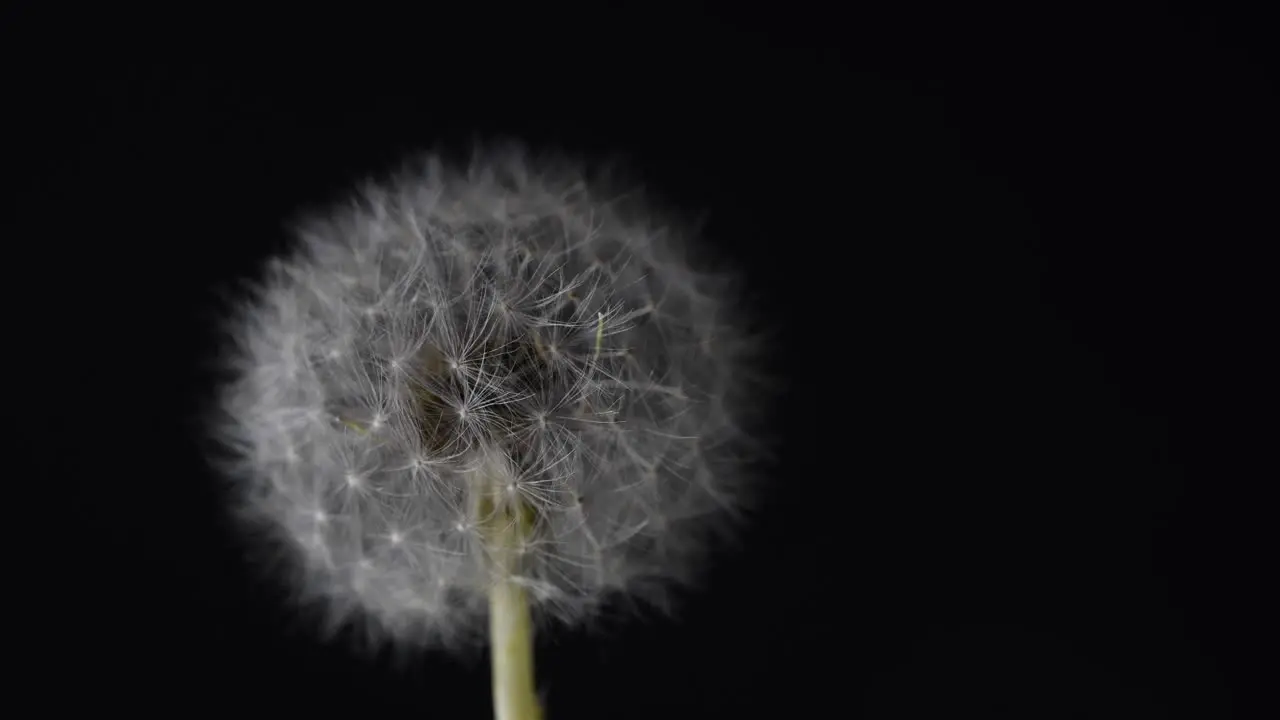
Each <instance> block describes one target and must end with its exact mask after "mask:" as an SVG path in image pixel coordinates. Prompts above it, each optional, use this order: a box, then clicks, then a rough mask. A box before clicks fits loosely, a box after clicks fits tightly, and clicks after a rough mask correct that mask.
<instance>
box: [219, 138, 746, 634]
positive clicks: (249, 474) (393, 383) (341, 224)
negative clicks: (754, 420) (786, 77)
mask: <svg viewBox="0 0 1280 720" xmlns="http://www.w3.org/2000/svg"><path fill="white" fill-rule="evenodd" d="M593 188H594V186H593V185H592V183H591V182H589V181H588V179H587V175H586V173H585V172H584V171H583V170H582V169H581V168H580V167H579V166H578V165H576V164H574V163H572V162H569V161H567V160H565V159H562V158H542V159H534V158H532V157H531V156H530V154H529V153H528V152H527V151H525V150H524V149H523V148H521V147H518V146H514V145H513V146H506V147H500V148H490V149H483V148H482V149H480V150H478V151H477V153H476V155H475V157H474V158H473V159H472V160H471V162H470V164H469V165H467V166H465V167H456V166H451V165H448V164H447V163H445V162H444V161H442V160H440V159H439V158H436V157H434V156H427V157H424V158H422V159H421V162H419V163H417V164H416V165H415V166H414V167H413V168H412V169H411V170H406V171H405V172H403V173H401V174H400V175H398V176H396V177H395V178H393V179H392V180H390V181H387V182H383V183H380V184H379V183H371V184H369V185H368V186H367V187H365V188H364V190H363V191H362V192H361V193H360V194H359V196H358V198H357V201H356V202H353V203H350V204H347V205H344V206H341V207H338V208H336V209H334V210H333V211H332V212H330V213H329V214H326V215H317V216H314V217H311V218H309V219H308V220H307V221H305V222H304V223H302V225H301V227H300V229H299V232H298V236H297V244H296V247H295V249H294V250H293V251H292V252H291V254H289V255H287V256H285V257H281V258H277V259H275V260H274V261H272V262H271V263H269V264H268V269H267V271H266V272H265V273H264V275H263V276H262V277H261V278H260V280H259V282H258V283H257V285H256V286H255V289H254V292H253V293H252V294H251V295H250V296H249V297H248V298H247V299H246V300H245V302H244V303H243V305H242V307H240V308H239V309H238V311H237V312H236V313H235V314H234V316H233V318H232V320H231V322H229V324H228V329H229V330H230V334H231V336H232V338H233V339H234V342H233V343H232V344H231V346H230V349H229V351H228V353H227V357H226V361H227V362H226V364H227V367H228V368H229V369H230V370H231V371H232V375H233V379H232V380H231V381H229V382H228V383H227V385H226V387H225V388H224V392H223V394H222V395H221V404H220V407H221V410H222V413H221V415H220V418H221V422H219V423H218V425H217V427H216V433H217V435H218V437H219V439H221V440H222V441H223V443H224V445H225V446H226V447H228V448H231V449H233V451H234V452H233V454H234V460H233V461H232V462H231V463H230V464H229V467H228V471H229V476H230V477H232V478H233V480H234V483H235V487H236V489H237V494H236V503H237V506H236V510H237V517H239V518H240V519H242V520H243V521H244V522H246V523H249V524H252V525H254V526H255V527H257V528H262V529H266V530H267V531H268V532H269V534H270V535H271V536H272V537H275V538H278V539H279V542H278V543H276V544H275V545H272V546H271V547H273V548H276V550H275V551H276V552H278V554H280V555H281V556H282V557H284V558H285V562H287V563H289V564H290V566H291V567H293V568H295V569H297V570H298V571H299V572H298V580H297V583H296V585H297V587H296V588H295V589H296V590H297V591H298V594H299V595H300V596H301V597H302V598H304V599H307V600H313V601H316V602H317V603H318V604H319V605H320V606H322V607H323V608H324V609H325V612H326V613H327V614H328V616H329V620H330V622H331V624H332V625H334V626H338V625H341V624H342V623H344V622H346V621H347V620H352V619H362V620H369V621H371V622H372V624H373V625H374V626H376V627H377V628H380V629H382V630H383V631H385V634H386V635H387V636H388V637H390V638H391V639H394V640H397V641H405V642H414V643H417V642H426V641H443V642H463V641H464V640H465V639H466V638H467V637H471V636H472V634H473V631H474V630H475V629H476V628H477V626H478V625H479V623H478V621H479V620H481V619H482V618H483V617H484V612H485V600H486V596H487V590H488V588H489V586H490V584H491V583H492V580H493V577H492V568H491V566H490V563H489V562H488V561H487V556H486V546H485V542H484V538H483V535H482V533H481V532H480V530H479V529H480V528H481V527H483V526H484V524H485V523H486V522H493V518H494V513H495V512H497V510H498V509H501V508H500V506H504V505H503V504H505V507H508V508H520V509H524V510H527V511H528V512H529V513H530V517H531V518H532V522H531V525H530V531H529V533H528V535H527V537H524V538H523V539H522V541H521V544H520V557H521V562H520V565H519V569H518V572H519V573H520V576H519V578H518V580H519V581H520V582H521V584H522V585H524V586H525V587H527V588H528V589H529V594H530V597H532V598H534V602H535V611H536V612H537V613H538V615H539V617H541V618H544V619H549V620H556V621H561V622H566V623H573V622H579V621H583V620H585V619H587V618H589V617H591V616H592V611H593V609H595V608H597V607H598V606H599V604H600V603H601V602H603V601H605V600H607V599H609V598H611V597H623V598H633V599H639V600H642V601H645V602H649V603H654V604H658V605H661V604H662V601H663V598H664V596H665V593H666V591H667V589H669V588H671V587H676V586H679V585H680V584H682V583H688V582H691V581H692V580H693V576H694V574H695V573H696V569H697V568H698V567H699V562H700V558H701V556H702V554H703V553H704V552H705V550H706V548H707V547H708V544H709V538H710V537H711V536H714V535H715V534H716V533H717V532H718V531H720V530H723V529H724V528H725V527H726V526H727V521H728V520H729V519H731V518H733V517H734V516H735V512H736V511H738V510H740V509H742V508H743V507H745V505H746V503H747V501H748V499H749V497H750V483H749V482H748V472H747V471H746V465H745V463H744V462H743V456H742V455H741V453H740V451H741V450H742V448H743V447H746V446H748V445H747V443H745V442H744V441H745V440H747V439H749V438H747V435H748V433H747V432H746V430H745V428H747V427H748V425H749V424H748V423H746V422H745V419H746V416H747V414H748V413H749V411H751V410H753V409H754V410H757V411H758V410H759V406H760V405H761V404H762V403H763V402H764V398H765V395H764V394H763V393H758V392H757V389H758V388H759V385H755V384H753V378H754V377H755V376H754V375H753V373H752V371H753V370H754V368H753V366H752V364H751V360H752V357H753V355H752V353H753V351H754V350H755V349H756V346H755V344H754V343H753V341H752V339H751V338H750V337H749V336H748V334H747V333H746V332H745V331H744V330H743V326H744V323H742V322H741V318H740V315H739V313H740V312H741V308H740V305H739V304H738V302H737V297H736V296H735V295H734V293H733V288H734V285H733V283H732V282H729V281H730V280H731V279H732V278H730V277H728V276H724V275H718V274H713V273H711V272H709V271H706V270H696V269H694V267H693V264H692V263H691V262H690V260H689V257H688V252H687V251H688V249H689V245H688V243H687V242H686V241H685V240H684V239H682V238H681V237H680V236H678V234H677V233H676V232H675V231H673V230H671V229H670V223H668V222H661V221H660V219H659V218H658V217H657V215H656V213H654V212H653V211H652V210H651V209H650V208H649V207H648V206H647V205H645V204H644V202H643V200H637V198H638V197H639V196H638V195H612V196H611V195H605V194H603V192H602V191H600V190H598V189H593ZM486 478H487V479H488V481H489V482H492V483H493V487H495V488H498V489H500V490H501V492H498V493H497V495H495V496H494V498H493V499H491V500H489V501H487V504H486V503H484V502H478V501H477V498H478V497H480V496H481V495H482V494H483V493H482V489H481V488H480V487H479V486H478V483H480V482H482V480H484V479H486Z"/></svg>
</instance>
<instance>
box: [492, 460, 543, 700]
mask: <svg viewBox="0 0 1280 720" xmlns="http://www.w3.org/2000/svg"><path fill="white" fill-rule="evenodd" d="M491 477H494V475H491ZM496 477H501V474H496ZM494 485H496V483H494ZM494 489H495V490H496V487H495V488H494ZM491 497H495V499H496V493H495V496H491ZM484 504H488V505H490V507H489V508H486V509H487V510H489V512H488V513H486V514H485V516H487V517H488V518H489V520H490V528H489V533H488V535H489V543H490V550H491V553H492V558H493V562H494V566H495V567H494V570H495V581H494V583H493V586H492V588H491V589H490V591H489V640H490V644H491V647H492V660H491V663H492V666H493V712H494V717H495V718H497V720H541V718H542V708H541V706H539V704H538V696H537V691H536V688H535V685H534V674H533V620H532V616H531V614H530V612H529V602H528V597H527V596H526V592H525V589H524V587H523V586H521V585H520V584H519V582H518V581H517V580H516V577H517V576H518V574H519V560H520V546H521V544H522V543H523V539H524V536H525V534H526V533H528V532H529V531H530V530H531V525H532V518H531V517H530V512H528V510H529V509H528V508H524V507H523V506H522V504H520V503H518V502H517V503H516V504H515V506H514V507H513V506H512V504H511V503H510V502H509V501H508V502H496V501H495V500H493V499H491V500H489V501H487V502H486V503H484Z"/></svg>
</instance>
